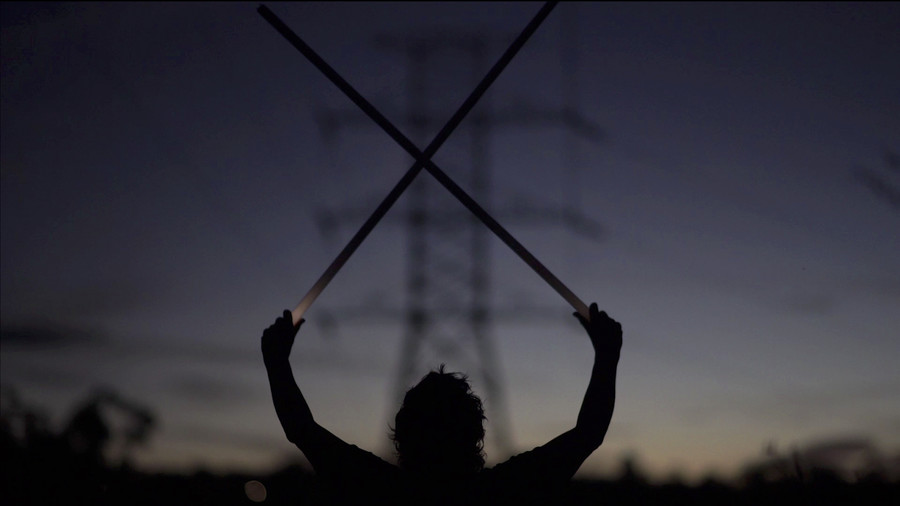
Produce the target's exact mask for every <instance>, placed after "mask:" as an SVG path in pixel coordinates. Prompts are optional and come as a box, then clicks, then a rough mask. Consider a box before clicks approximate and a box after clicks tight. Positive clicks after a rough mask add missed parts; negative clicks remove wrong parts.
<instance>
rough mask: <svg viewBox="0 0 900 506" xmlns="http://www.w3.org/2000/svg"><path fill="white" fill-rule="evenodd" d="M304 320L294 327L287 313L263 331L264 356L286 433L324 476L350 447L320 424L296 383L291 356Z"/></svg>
mask: <svg viewBox="0 0 900 506" xmlns="http://www.w3.org/2000/svg"><path fill="white" fill-rule="evenodd" d="M303 321H304V320H300V322H299V323H298V324H297V325H296V326H294V325H293V321H292V319H291V312H290V311H287V310H285V311H284V315H283V316H282V317H281V318H278V319H277V320H275V323H274V324H272V325H271V326H270V327H269V328H267V329H266V330H265V332H263V336H262V353H263V361H264V362H265V364H266V372H267V373H268V376H269V386H270V388H271V390H272V402H273V403H274V404H275V413H276V414H277V415H278V421H279V422H281V427H282V428H283V429H284V434H285V435H286V436H287V439H288V441H290V442H292V443H294V444H295V445H297V447H298V448H299V449H300V451H302V452H303V455H305V456H306V458H307V459H308V460H309V462H310V464H312V466H313V468H314V469H315V470H316V472H320V473H321V472H322V471H323V470H324V468H325V467H327V462H328V461H329V460H330V459H332V458H334V455H335V454H337V453H339V452H340V450H341V449H342V448H344V447H347V446H349V445H348V444H347V443H345V442H344V441H342V440H341V439H340V438H339V437H337V436H335V435H334V434H332V433H331V432H329V431H328V430H326V429H325V428H323V427H322V426H321V425H319V424H318V423H316V421H315V420H314V419H313V416H312V412H311V411H310V409H309V405H308V404H307V403H306V399H304V398H303V394H302V393H301V392H300V387H298V386H297V382H296V381H295V380H294V374H293V372H292V371H291V364H290V362H288V357H289V356H290V353H291V347H292V346H293V344H294V338H295V337H296V336H297V332H298V331H299V330H300V325H302V324H303Z"/></svg>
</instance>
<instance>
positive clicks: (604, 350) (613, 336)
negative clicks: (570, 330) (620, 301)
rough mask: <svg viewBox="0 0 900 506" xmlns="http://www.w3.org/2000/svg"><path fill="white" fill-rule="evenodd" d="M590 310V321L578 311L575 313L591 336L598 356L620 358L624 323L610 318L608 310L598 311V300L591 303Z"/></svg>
mask: <svg viewBox="0 0 900 506" xmlns="http://www.w3.org/2000/svg"><path fill="white" fill-rule="evenodd" d="M589 311H590V316H591V320H590V321H587V320H585V319H584V317H583V316H581V314H579V313H577V312H576V313H574V314H575V318H578V321H579V322H581V325H582V326H583V327H584V330H586V331H587V333H588V336H589V337H590V338H591V344H593V345H594V352H595V353H596V354H597V356H598V357H603V358H614V359H616V360H618V358H619V350H621V349H622V325H621V324H619V322H617V321H615V320H613V319H612V318H610V317H609V315H607V314H606V311H598V310H597V303H596V302H594V303H592V304H591V307H590V310H589Z"/></svg>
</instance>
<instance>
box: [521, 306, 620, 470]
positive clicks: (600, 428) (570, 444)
mask: <svg viewBox="0 0 900 506" xmlns="http://www.w3.org/2000/svg"><path fill="white" fill-rule="evenodd" d="M589 314H590V318H591V319H590V321H588V320H585V319H584V318H583V317H582V316H581V315H580V314H578V313H575V317H576V318H578V321H580V322H581V324H582V325H583V326H584V329H585V330H586V331H587V333H588V336H589V337H590V339H591V344H592V345H593V348H594V365H593V368H592V370H591V379H590V382H589V383H588V387H587V392H585V394H584V400H583V401H582V402H581V410H580V411H579V412H578V419H577V422H576V423H575V427H574V428H573V429H571V430H569V431H568V432H565V433H564V434H562V435H560V436H557V437H556V438H554V439H553V440H552V441H550V442H549V443H547V444H545V445H544V446H542V447H541V448H538V449H536V450H535V452H534V455H533V458H532V459H529V460H530V462H532V463H533V464H534V465H535V466H536V467H535V468H534V469H537V470H540V472H538V473H536V475H541V476H546V477H547V479H562V480H568V479H569V478H571V477H572V475H573V474H575V471H577V470H578V468H579V467H581V464H582V463H583V462H584V460H585V459H587V458H588V456H590V454H591V453H593V451H594V450H596V449H597V448H598V447H599V446H600V444H601V443H602V442H603V438H604V437H605V436H606V431H607V429H609V422H610V420H611V419H612V413H613V406H614V405H615V401H616V367H617V366H618V363H619V350H620V349H621V348H622V326H621V325H619V323H618V322H617V321H615V320H613V319H612V318H610V317H609V316H608V315H607V314H606V312H603V311H598V310H597V304H591V306H590V313H589ZM514 459H515V458H514Z"/></svg>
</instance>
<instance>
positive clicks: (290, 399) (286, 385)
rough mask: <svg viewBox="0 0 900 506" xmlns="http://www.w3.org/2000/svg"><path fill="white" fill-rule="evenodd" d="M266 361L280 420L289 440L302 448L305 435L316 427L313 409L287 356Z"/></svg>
mask: <svg viewBox="0 0 900 506" xmlns="http://www.w3.org/2000/svg"><path fill="white" fill-rule="evenodd" d="M265 362H266V372H267V373H268V376H269V387H270V388H271V390H272V402H273V403H274V404H275V413H276V414H277V415H278V421H279V422H281V427H282V428H283V429H284V434H285V435H286V436H287V438H288V441H290V442H292V443H294V444H295V445H297V446H299V447H300V448H301V449H302V448H303V446H304V445H303V444H302V443H303V441H304V439H305V436H309V435H310V434H311V433H312V432H313V428H314V427H315V423H316V422H315V420H313V416H312V411H310V409H309V405H308V404H307V403H306V399H304V398H303V393H302V392H300V387H298V386H297V382H296V381H295V380H294V374H293V372H292V371H291V364H290V362H288V360H287V357H284V358H272V359H266V361H265Z"/></svg>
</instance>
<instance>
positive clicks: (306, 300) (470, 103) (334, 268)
mask: <svg viewBox="0 0 900 506" xmlns="http://www.w3.org/2000/svg"><path fill="white" fill-rule="evenodd" d="M555 6H556V2H548V3H546V4H545V5H544V6H543V7H542V8H541V10H540V11H538V13H537V14H536V15H535V16H534V18H533V19H532V20H531V21H530V22H529V23H528V25H527V26H526V27H525V29H523V30H522V33H520V34H519V36H518V37H516V40H514V41H513V43H512V44H511V45H510V47H509V48H508V49H507V50H506V51H505V52H504V53H503V55H502V56H501V57H500V59H499V60H498V61H497V63H495V64H494V66H493V67H491V69H490V70H489V71H488V73H487V75H485V77H484V78H483V79H482V80H481V82H480V83H478V86H477V87H476V88H475V89H474V90H472V93H471V94H470V95H469V96H468V97H467V98H466V100H465V101H464V102H463V104H462V105H461V106H460V107H459V109H458V110H457V111H456V113H454V115H453V116H452V117H451V118H450V120H449V121H448V122H447V124H446V125H444V128H442V129H441V131H440V132H438V134H437V136H435V138H434V140H432V141H431V143H430V144H429V145H428V146H427V147H426V148H425V152H424V153H420V152H419V151H418V148H416V146H415V145H414V144H412V142H410V141H409V139H407V138H406V136H404V135H403V134H402V133H401V132H400V131H399V130H398V129H397V128H396V127H394V126H393V124H392V123H391V122H390V121H388V120H387V118H385V117H384V116H383V115H382V114H381V113H380V112H378V110H377V109H375V108H374V107H373V106H372V105H371V104H370V103H369V102H368V101H367V100H366V99H365V98H363V97H362V95H360V94H359V93H358V92H357V91H356V90H355V89H353V87H352V86H350V84H349V83H347V82H346V81H345V80H344V79H343V78H342V77H341V76H340V75H339V74H338V73H337V72H336V71H335V70H334V69H333V68H331V66H330V65H328V63H326V62H325V60H323V59H322V58H321V57H320V56H319V55H318V54H316V53H315V51H313V50H312V48H311V47H309V45H307V44H306V43H305V42H304V41H303V40H302V39H301V38H300V37H299V36H298V35H297V34H295V33H294V32H293V31H292V30H291V29H290V28H289V27H288V26H287V25H285V24H284V22H282V21H281V20H280V19H279V18H278V16H276V15H275V14H274V13H273V12H272V11H271V10H269V8H268V7H266V6H264V5H262V6H260V7H259V9H258V12H259V13H260V15H262V17H263V18H265V19H266V21H268V22H269V24H271V25H272V26H273V27H274V28H275V29H276V30H278V32H279V33H281V35H282V36H284V37H285V38H286V39H287V40H288V42H290V43H291V45H293V46H294V47H295V48H296V49H297V50H299V51H300V52H301V53H302V54H303V55H304V56H305V57H306V58H307V59H308V60H309V61H310V62H311V63H312V64H313V65H315V66H316V68H318V69H319V70H320V71H322V72H323V73H324V74H325V75H326V77H328V79H329V80H331V82H332V83H334V84H335V85H336V86H338V88H340V89H341V91H343V92H344V93H345V94H346V95H347V96H348V97H349V98H350V99H351V100H352V101H353V102H354V103H355V104H356V105H357V106H359V107H360V108H361V109H362V110H363V111H364V112H365V113H366V114H367V115H368V116H369V117H370V118H372V119H373V120H374V121H375V122H376V123H378V124H379V126H381V127H382V128H383V129H385V130H386V131H387V132H388V134H390V135H391V136H392V137H393V138H394V139H395V140H397V142H401V141H400V139H405V141H406V142H405V144H406V145H404V146H403V147H404V148H406V149H407V151H409V150H410V148H411V149H412V150H414V151H415V152H416V153H418V156H416V162H415V163H414V164H413V166H412V167H410V169H409V170H407V172H406V174H404V175H403V177H402V178H401V179H400V181H399V182H398V183H397V184H396V185H395V186H394V188H393V189H392V190H391V191H390V193H388V195H387V197H385V198H384V200H383V201H382V202H381V204H379V205H378V207H377V208H376V209H375V211H374V212H373V213H372V215H371V216H369V218H368V219H367V220H366V222H365V223H363V226H362V227H361V228H360V229H359V230H358V231H357V232H356V234H355V235H354V236H353V237H352V238H351V239H350V242H349V243H348V244H347V245H346V246H345V247H344V249H342V250H341V252H340V253H339V254H338V256H337V257H336V258H335V259H334V261H332V262H331V264H330V265H329V266H328V268H327V269H325V272H324V273H323V274H322V275H321V276H320V277H319V279H318V280H317V281H316V283H315V284H314V285H313V287H312V288H311V289H310V290H309V292H307V293H306V295H305V296H304V297H303V299H302V300H301V301H300V303H299V304H298V305H297V307H296V308H294V310H293V311H292V316H293V320H294V323H295V324H296V323H297V322H299V321H300V319H301V318H302V317H303V315H304V313H306V311H307V310H308V309H309V307H310V306H311V305H312V303H313V302H314V301H315V300H316V298H317V297H318V296H319V294H321V293H322V290H324V289H325V287H326V286H327V285H328V283H329V282H331V280H332V278H334V276H335V275H336V274H337V272H338V271H339V270H340V269H341V267H343V265H344V264H345V263H346V262H347V260H349V259H350V256H351V255H352V254H353V252H354V251H356V249H357V248H358V247H359V245H360V244H362V242H363V240H364V239H365V238H366V236H368V235H369V233H370V232H371V231H372V229H374V228H375V225H376V224H378V222H379V221H380V220H381V218H382V217H384V215H385V214H386V213H387V211H388V210H389V209H390V208H391V206H392V205H393V204H394V202H396V201H397V199H398V198H399V197H400V195H401V194H402V193H403V191H404V190H405V189H406V188H407V187H408V186H409V185H410V183H412V180H413V179H414V178H415V177H416V176H417V175H418V173H419V172H420V171H421V170H422V167H423V161H428V160H429V159H430V158H431V157H432V156H434V154H435V153H436V152H437V150H438V149H439V148H440V147H441V145H443V143H444V142H445V141H446V140H447V138H449V137H450V134H451V133H452V132H453V130H454V129H455V128H456V127H457V126H458V125H459V123H461V122H462V120H463V118H464V117H465V116H466V114H468V113H469V111H471V110H472V108H473V107H474V106H475V104H476V103H477V102H478V100H479V99H480V98H481V96H482V95H484V93H485V92H486V91H487V89H488V87H490V85H491V84H492V83H493V82H494V81H495V80H496V79H497V77H498V76H499V75H500V73H501V72H502V71H503V69H504V68H505V67H506V65H507V64H509V62H510V61H511V60H512V58H513V57H514V56H515V55H516V53H517V52H518V51H519V49H521V48H522V46H524V45H525V42H526V41H527V40H528V38H529V37H531V35H532V34H533V33H534V32H535V30H537V28H538V26H540V24H541V22H542V21H543V20H544V19H545V18H546V17H547V15H548V14H550V11H551V10H552V9H553V7H555ZM401 144H404V143H401ZM414 156H415V155H414ZM470 200H471V199H470ZM473 202H474V201H473ZM476 205H477V204H476ZM507 235H508V234H507ZM510 237H511V236H510ZM545 270H546V269H545ZM548 272H549V271H548ZM551 276H552V274H551ZM560 284H561V283H560ZM582 305H583V304H582ZM585 314H586V312H585Z"/></svg>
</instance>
